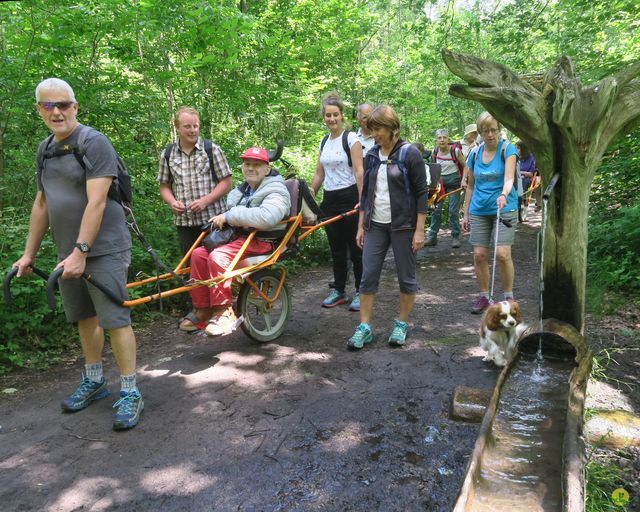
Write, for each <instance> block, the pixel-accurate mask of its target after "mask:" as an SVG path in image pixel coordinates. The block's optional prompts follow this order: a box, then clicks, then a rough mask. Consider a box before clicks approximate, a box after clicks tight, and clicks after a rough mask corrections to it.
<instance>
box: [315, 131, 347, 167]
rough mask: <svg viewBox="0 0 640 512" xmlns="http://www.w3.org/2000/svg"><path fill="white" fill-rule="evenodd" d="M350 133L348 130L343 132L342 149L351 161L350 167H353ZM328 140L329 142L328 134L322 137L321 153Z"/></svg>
mask: <svg viewBox="0 0 640 512" xmlns="http://www.w3.org/2000/svg"><path fill="white" fill-rule="evenodd" d="M349 133H351V132H349V131H348V130H345V131H343V132H342V149H344V152H345V153H346V154H347V158H348V159H349V167H353V162H352V161H351V150H350V149H349ZM327 140H329V134H328V133H327V134H326V135H325V136H324V137H322V142H320V153H322V150H323V149H324V145H325V144H326V143H327Z"/></svg>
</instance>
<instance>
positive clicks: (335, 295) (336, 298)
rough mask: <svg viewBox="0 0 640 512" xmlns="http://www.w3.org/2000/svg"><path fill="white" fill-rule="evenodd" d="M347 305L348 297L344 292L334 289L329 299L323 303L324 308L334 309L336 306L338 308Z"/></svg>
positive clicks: (328, 296)
mask: <svg viewBox="0 0 640 512" xmlns="http://www.w3.org/2000/svg"><path fill="white" fill-rule="evenodd" d="M346 303H347V295H346V294H345V293H344V292H339V291H338V290H336V289H335V288H333V289H332V290H331V291H330V292H329V295H327V298H326V299H324V300H323V301H322V307H323V308H332V307H334V306H338V305H340V304H346Z"/></svg>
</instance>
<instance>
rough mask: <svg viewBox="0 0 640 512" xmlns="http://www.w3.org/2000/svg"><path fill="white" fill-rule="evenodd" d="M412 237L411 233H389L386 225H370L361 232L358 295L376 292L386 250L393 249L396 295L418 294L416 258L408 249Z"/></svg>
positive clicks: (398, 231)
mask: <svg viewBox="0 0 640 512" xmlns="http://www.w3.org/2000/svg"><path fill="white" fill-rule="evenodd" d="M413 233H414V230H413V229H402V230H397V231H393V230H392V229H391V225H390V224H380V223H378V222H371V227H370V228H369V229H368V230H366V231H365V232H364V246H363V247H362V267H363V268H362V281H361V282H360V293H365V294H367V293H370V294H373V293H376V292H377V291H378V285H379V283H380V275H381V274H382V265H383V264H384V260H385V256H386V255H387V251H388V250H389V246H391V248H392V249H393V259H394V261H395V266H396V273H397V276H398V283H399V285H400V292H401V293H407V294H413V293H416V292H417V291H418V280H417V279H416V254H415V253H414V252H413V249H411V243H412V241H413Z"/></svg>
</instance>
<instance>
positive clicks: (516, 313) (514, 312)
mask: <svg viewBox="0 0 640 512" xmlns="http://www.w3.org/2000/svg"><path fill="white" fill-rule="evenodd" d="M511 316H512V317H513V318H515V319H516V322H518V323H520V322H522V313H520V306H519V305H518V303H517V302H512V303H511Z"/></svg>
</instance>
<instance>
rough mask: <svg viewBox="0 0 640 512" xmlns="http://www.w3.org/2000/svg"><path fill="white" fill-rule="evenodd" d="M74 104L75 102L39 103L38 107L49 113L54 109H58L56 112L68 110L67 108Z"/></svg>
mask: <svg viewBox="0 0 640 512" xmlns="http://www.w3.org/2000/svg"><path fill="white" fill-rule="evenodd" d="M74 104H75V101H39V102H38V105H40V106H41V107H42V108H43V109H45V110H47V111H51V110H53V109H54V108H56V107H58V110H63V111H64V110H68V109H69V107H71V106H72V105H74Z"/></svg>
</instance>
